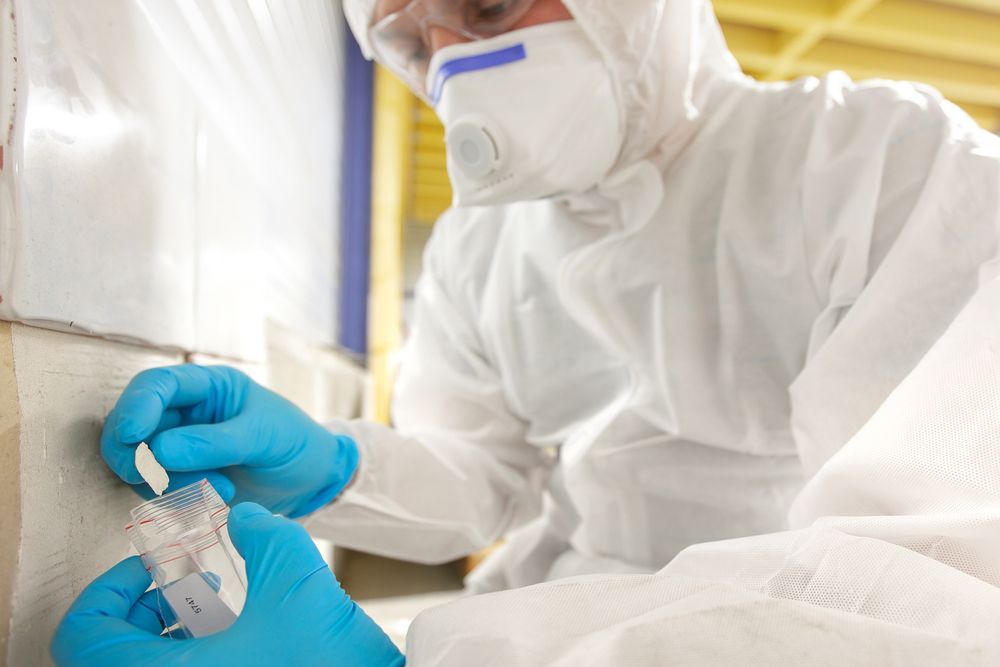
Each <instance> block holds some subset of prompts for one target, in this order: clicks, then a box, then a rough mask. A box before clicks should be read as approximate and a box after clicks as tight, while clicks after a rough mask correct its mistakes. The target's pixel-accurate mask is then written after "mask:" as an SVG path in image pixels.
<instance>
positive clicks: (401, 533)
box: [101, 251, 550, 562]
mask: <svg viewBox="0 0 1000 667" xmlns="http://www.w3.org/2000/svg"><path fill="white" fill-rule="evenodd" d="M439 264H440V262H437V261H436V260H435V252H433V251H429V252H428V256H427V261H426V264H425V267H426V268H425V274H424V277H423V279H422V280H421V284H420V287H419V289H418V304H417V309H416V311H417V314H416V322H415V326H414V330H413V334H412V336H411V339H410V341H409V343H408V345H407V350H406V359H405V362H404V364H403V367H402V372H401V375H400V377H399V381H398V385H397V389H396V401H395V408H394V410H395V421H396V424H397V425H398V427H399V429H400V430H399V431H396V430H393V429H390V428H386V427H383V426H379V425H376V424H372V423H368V422H364V421H357V422H344V423H337V424H329V425H328V427H327V428H324V427H322V426H320V425H319V424H317V423H316V422H314V421H313V420H312V419H310V418H309V417H307V416H306V415H305V414H304V413H303V412H302V411H301V410H299V409H298V408H296V407H295V406H294V405H292V404H291V403H289V402H288V401H286V400H285V399H283V398H281V397H280V396H278V395H277V394H274V393H273V392H270V391H268V390H267V389H265V388H263V387H261V386H260V385H258V384H256V383H255V382H253V381H252V380H251V379H250V378H248V377H247V376H246V375H244V374H243V373H240V372H239V371H236V370H234V369H231V368H226V367H202V366H195V365H185V366H177V367H169V368H156V369H152V370H149V371H145V372H143V373H140V374H139V375H138V376H136V377H135V378H134V379H133V380H132V382H130V383H129V385H128V387H127V388H126V389H125V391H124V392H123V393H122V395H121V397H120V398H119V400H118V403H117V405H116V406H115V408H114V410H113V411H112V413H111V414H110V415H109V416H108V419H107V421H106V423H105V427H104V432H103V434H102V438H101V446H102V453H103V455H104V458H105V460H106V461H107V462H108V465H109V466H111V468H112V469H113V470H114V471H115V472H116V473H118V475H119V476H120V477H121V478H122V479H124V480H125V481H127V482H129V483H131V484H135V485H137V489H139V490H140V491H144V492H145V493H146V494H147V495H148V493H149V490H148V488H146V487H145V485H144V484H142V478H141V477H140V476H139V473H138V471H137V470H136V467H135V463H134V460H135V447H136V445H137V444H138V443H139V442H140V441H143V440H145V441H148V442H149V444H150V447H151V449H152V451H153V453H154V454H155V456H156V458H157V460H158V461H159V462H160V463H161V464H162V465H163V466H164V467H165V468H166V469H167V470H168V472H169V473H170V478H171V485H170V490H173V489H176V488H178V487H179V486H183V485H185V484H189V483H192V482H194V481H197V480H199V479H201V478H203V477H205V478H208V479H209V480H210V481H211V482H212V484H213V485H214V486H215V487H216V489H217V490H218V491H219V493H220V494H221V495H222V496H223V497H224V498H225V499H226V500H227V501H228V500H229V499H231V498H235V500H236V501H237V502H241V501H253V502H257V503H260V504H262V505H264V506H265V507H267V508H268V509H270V510H272V511H274V512H278V513H281V514H285V515H287V516H290V517H302V516H306V515H310V514H312V516H310V517H309V519H308V526H309V527H310V529H311V530H313V531H314V532H316V533H317V534H318V535H322V536H328V537H330V538H331V539H333V540H335V541H336V542H337V543H338V544H342V545H345V546H353V547H356V548H360V549H364V550H368V551H372V552H376V553H380V554H384V555H389V556H395V557H398V558H402V559H409V560H418V561H428V562H434V561H437V562H443V561H447V560H450V559H454V558H457V557H460V556H463V555H466V554H468V553H471V552H473V551H475V550H477V549H479V548H482V547H484V546H488V545H489V544H491V543H492V542H493V541H495V540H496V539H497V538H499V537H500V536H501V535H502V534H503V533H504V532H505V531H506V530H507V529H509V528H510V527H511V526H513V525H515V524H516V523H518V522H520V521H523V520H526V519H527V518H530V517H532V516H534V515H535V514H536V513H537V511H538V508H539V505H540V492H539V489H540V486H541V483H542V481H543V478H544V476H545V474H546V473H547V470H548V466H549V464H550V460H549V457H548V456H547V455H546V454H545V452H544V451H543V450H541V449H539V448H535V447H531V446H529V445H528V444H527V443H526V441H525V428H526V426H525V423H524V421H523V420H522V419H520V418H518V417H517V416H515V415H514V414H513V413H512V411H511V410H510V409H509V408H508V405H507V401H506V400H505V397H504V392H503V387H502V384H501V380H500V378H499V377H498V376H497V373H496V372H495V370H494V369H493V367H492V365H491V364H490V363H489V361H488V360H487V359H486V356H485V354H484V352H483V351H482V349H481V346H480V345H479V343H478V340H477V336H476V333H475V331H474V328H473V326H472V325H471V322H470V319H471V317H470V315H469V310H470V309H469V308H468V307H466V308H461V307H458V306H456V305H455V299H454V296H453V295H452V294H451V293H450V292H451V290H453V289H454V288H455V286H454V285H448V284H447V283H448V279H447V277H446V276H444V275H442V271H441V270H440V266H439ZM351 480H353V484H352V485H351V488H350V489H349V490H348V491H347V492H346V493H343V494H342V495H341V492H342V491H343V490H344V488H345V487H346V485H347V484H348V482H349V481H351ZM338 496H340V497H339V498H338ZM334 499H336V501H335V502H334ZM317 508H323V509H322V510H321V511H318V512H316V510H317Z"/></svg>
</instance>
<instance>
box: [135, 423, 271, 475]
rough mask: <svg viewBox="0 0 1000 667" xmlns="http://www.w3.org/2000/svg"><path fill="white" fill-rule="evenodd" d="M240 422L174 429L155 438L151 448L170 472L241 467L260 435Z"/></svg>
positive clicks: (157, 458) (150, 444) (151, 442)
mask: <svg viewBox="0 0 1000 667" xmlns="http://www.w3.org/2000/svg"><path fill="white" fill-rule="evenodd" d="M238 422H239V420H231V421H228V422H224V423H222V424H195V425H192V426H180V427H178V428H173V429H170V430H169V431H165V432H163V433H161V434H159V435H158V436H156V437H155V438H153V439H152V440H151V441H150V443H149V448H150V449H151V450H152V451H153V456H155V457H156V460H157V461H159V462H160V465H162V466H163V467H164V468H166V469H167V470H168V471H182V472H183V471H194V470H214V469H218V468H228V467H229V466H235V465H240V464H242V463H245V462H246V460H247V458H248V456H249V455H250V454H251V453H252V450H253V447H254V443H255V442H256V440H257V439H258V438H260V434H259V433H252V432H247V431H246V429H243V428H242V427H241V426H240V424H239V423H238Z"/></svg>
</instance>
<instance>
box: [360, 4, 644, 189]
mask: <svg viewBox="0 0 1000 667" xmlns="http://www.w3.org/2000/svg"><path fill="white" fill-rule="evenodd" d="M427 4H433V3H428V2H425V0H414V1H413V2H411V3H409V4H408V5H407V6H406V8H404V9H403V10H401V11H400V12H397V13H396V14H393V15H390V16H388V17H386V18H385V19H383V20H381V21H379V22H378V23H376V24H375V26H373V28H372V31H371V36H372V44H373V48H374V49H375V52H376V55H377V56H378V57H379V59H380V60H381V61H382V62H383V63H384V64H386V65H387V66H389V67H390V68H391V69H393V70H394V71H395V72H396V73H397V74H399V75H400V76H401V77H402V78H403V79H404V80H405V81H407V82H408V83H409V84H410V86H411V87H412V88H413V89H414V90H416V91H417V92H418V93H420V94H421V95H422V97H424V99H425V100H427V101H428V103H429V104H431V106H433V107H434V109H435V111H436V112H437V115H438V117H439V118H440V119H441V122H442V123H443V124H444V128H445V144H446V146H447V159H448V175H449V177H450V180H451V184H452V189H453V191H454V196H455V199H454V204H455V205H456V206H477V205H494V204H506V203H511V202H516V201H526V200H533V199H542V198H546V197H553V196H558V195H565V194H570V193H574V192H583V191H586V190H588V189H590V188H592V187H594V186H596V185H597V184H598V183H599V182H600V181H601V180H602V179H603V178H604V177H605V176H606V175H607V174H608V173H609V172H610V171H611V169H612V167H613V166H614V164H615V162H616V160H617V158H618V153H619V151H620V150H621V146H622V143H623V141H624V122H623V118H622V113H621V110H620V105H619V103H618V99H617V96H616V93H615V90H614V85H613V82H612V79H611V75H610V72H609V71H608V69H607V67H606V66H605V64H604V61H603V59H602V58H601V56H600V54H599V53H598V51H597V49H596V48H595V47H594V45H593V44H592V43H591V41H590V40H589V39H588V38H587V36H586V34H585V33H584V32H583V30H582V29H581V27H580V26H579V24H578V23H577V22H576V21H559V22H556V23H545V24H541V25H536V26H532V27H529V28H523V29H519V30H514V31H510V32H503V30H504V29H505V28H504V23H505V22H497V21H494V22H492V23H490V24H489V26H488V27H489V29H488V30H487V29H485V28H484V26H483V25H482V22H480V23H476V22H475V21H473V20H470V16H478V14H472V15H470V14H468V13H464V12H463V11H462V10H460V9H452V12H456V13H457V14H455V13H453V14H447V13H446V12H443V11H442V12H438V13H434V12H429V11H428V10H427V9H426V8H425V7H424V6H425V5H427ZM455 4H457V5H463V3H461V2H459V3H451V5H455ZM475 4H477V5H478V4H479V3H475ZM532 4H533V2H532V1H522V2H518V1H514V2H510V3H506V6H508V7H509V8H510V13H509V14H507V15H506V22H510V23H511V24H512V23H513V22H516V21H517V20H519V19H520V18H521V17H522V16H523V15H524V12H526V11H527V9H529V8H530V7H531V5H532ZM463 17H464V18H463ZM446 18H447V19H448V20H449V21H450V22H449V23H446V22H445V19H446ZM430 25H439V26H440V27H443V28H445V29H447V30H450V31H451V32H453V33H454V34H457V35H458V36H460V37H463V38H464V39H467V40H471V41H467V42H463V43H460V44H455V45H452V46H447V47H444V48H442V49H440V50H438V51H437V52H436V53H435V54H434V55H433V57H431V58H429V59H428V58H427V57H426V47H425V46H424V45H425V44H427V43H428V40H427V35H426V30H427V28H428V26H430ZM492 32H495V33H498V34H495V35H494V36H485V35H489V34H491V33H492ZM484 33H485V35H484ZM402 35H409V37H402Z"/></svg>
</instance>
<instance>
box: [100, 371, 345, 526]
mask: <svg viewBox="0 0 1000 667" xmlns="http://www.w3.org/2000/svg"><path fill="white" fill-rule="evenodd" d="M142 441H146V442H147V443H149V446H150V449H152V451H153V454H154V455H155V456H156V459H157V460H158V461H159V462H160V465H162V466H163V467H164V468H166V469H167V471H168V472H169V473H170V488H169V489H168V491H173V490H175V489H178V488H180V487H182V486H187V485H188V484H192V483H194V482H197V481H199V480H201V479H203V478H207V479H208V481H210V482H211V483H212V486H214V487H215V490H216V491H218V492H219V495H221V496H222V497H223V499H225V500H226V501H227V502H228V501H230V500H232V499H234V498H235V500H236V501H237V502H241V501H245V500H249V501H253V502H257V503H260V504H261V505H264V506H265V507H267V508H268V509H270V510H271V511H273V512H277V513H279V514H284V515H286V516H290V517H293V518H295V517H300V516H305V515H306V514H309V513H310V512H312V511H313V510H316V509H318V508H319V507H322V506H323V505H325V504H326V503H328V502H330V501H331V500H333V499H334V498H335V497H336V496H337V494H339V493H340V492H341V491H342V490H343V488H344V487H345V486H346V485H347V484H348V482H349V481H350V480H351V476H352V475H353V474H354V471H355V469H356V468H357V465H358V448H357V445H356V444H355V443H354V441H353V440H351V439H350V438H348V437H347V436H340V435H334V434H333V433H330V432H329V431H327V430H326V429H325V428H323V427H322V426H320V425H319V424H317V423H316V422H315V421H313V420H312V419H310V418H309V417H308V416H306V414H305V413H304V412H302V411H301V410H299V409H298V408H297V407H295V406H294V405H292V404H291V403H290V402H288V401H286V400H285V399H284V398H282V397H280V396H278V395H277V394H275V393H274V392H271V391H268V390H267V389H264V388H263V387H261V386H260V385H258V384H257V383H256V382H254V381H253V380H251V379H250V378H248V377H247V376H246V375H244V374H243V373H241V372H240V371H237V370H235V369H233V368H227V367H225V366H195V365H190V364H189V365H185V366H170V367H165V368H154V369H151V370H147V371H143V372H142V373H139V374H138V375H136V376H135V377H134V378H133V379H132V381H131V382H129V384H128V386H127V387H125V390H124V391H123V392H122V395H121V396H120V397H119V398H118V403H117V405H115V408H114V410H112V411H111V414H109V415H108V418H107V420H106V421H105V423H104V432H103V433H102V434H101V453H102V454H103V455H104V460H105V461H107V462H108V465H109V466H111V469H112V470H114V471H115V472H116V473H118V476H119V477H121V478H122V479H123V480H125V481H126V482H128V483H129V484H142V486H141V487H137V489H141V491H140V492H141V493H142V495H144V496H146V497H147V498H148V497H151V494H152V492H151V491H150V489H149V487H148V486H146V485H145V484H143V481H142V478H141V477H140V476H139V471H138V470H136V468H135V447H136V445H138V444H139V443H140V442H142ZM234 485H235V488H234Z"/></svg>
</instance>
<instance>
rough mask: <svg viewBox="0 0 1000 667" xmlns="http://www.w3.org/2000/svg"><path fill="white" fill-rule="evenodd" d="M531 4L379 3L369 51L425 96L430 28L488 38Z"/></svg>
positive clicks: (475, 0)
mask: <svg viewBox="0 0 1000 667" xmlns="http://www.w3.org/2000/svg"><path fill="white" fill-rule="evenodd" d="M533 4H535V0H383V1H382V2H380V3H379V5H378V6H377V8H376V22H375V23H374V25H373V26H372V28H371V42H372V48H373V49H374V50H375V55H376V56H377V58H378V60H379V61H381V62H382V64H384V65H385V66H386V67H388V68H389V69H391V70H392V71H393V72H395V73H396V74H397V75H399V76H400V77H401V78H402V79H403V80H404V81H406V83H407V84H409V86H410V87H411V88H413V90H415V91H416V92H417V93H419V94H420V95H422V96H424V97H425V98H426V90H425V86H426V80H427V68H428V66H429V65H430V62H431V56H432V55H433V52H432V48H431V38H430V33H431V30H432V29H434V28H438V29H442V30H447V31H449V32H451V33H452V34H454V35H456V36H458V37H460V38H462V39H463V40H470V41H474V40H480V39H489V38H490V37H496V36H497V35H501V34H503V33H505V32H508V31H510V30H511V29H512V28H513V27H514V26H515V25H516V24H517V22H518V21H520V20H521V19H522V18H523V17H524V15H525V14H526V13H527V11H528V10H529V9H530V8H531V6H532V5H533ZM379 17H384V18H379Z"/></svg>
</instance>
